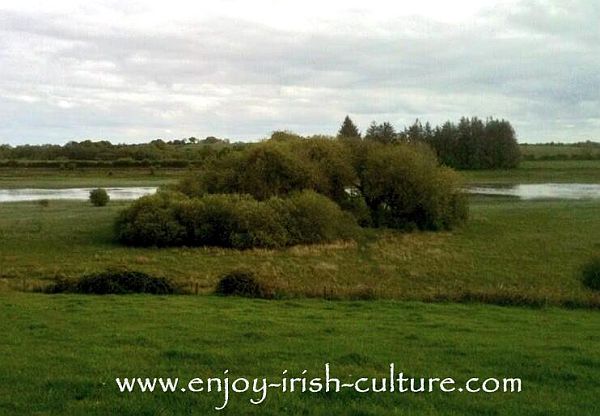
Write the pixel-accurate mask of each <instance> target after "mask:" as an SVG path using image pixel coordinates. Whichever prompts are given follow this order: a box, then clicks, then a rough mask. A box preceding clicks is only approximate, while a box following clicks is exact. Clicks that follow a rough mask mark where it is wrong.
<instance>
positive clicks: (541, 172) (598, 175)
mask: <svg viewBox="0 0 600 416" xmlns="http://www.w3.org/2000/svg"><path fill="white" fill-rule="evenodd" d="M187 172H188V169H168V168H164V169H151V168H117V169H99V168H78V169H74V170H59V169H45V168H29V169H25V168H0V189H2V188H4V189H6V188H65V187H98V186H102V187H108V186H157V185H165V184H170V183H175V182H176V181H177V180H178V179H180V178H181V177H183V176H184V175H185V174H186V173H187ZM461 174H462V175H463V176H464V178H465V181H466V182H467V183H468V184H481V183H490V184H492V183H508V184H514V183H536V182H579V183H600V160H557V161H546V160H540V161H523V162H521V164H520V166H519V168H517V169H510V170H479V171H461Z"/></svg>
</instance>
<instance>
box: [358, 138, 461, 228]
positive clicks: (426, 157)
mask: <svg viewBox="0 0 600 416" xmlns="http://www.w3.org/2000/svg"><path fill="white" fill-rule="evenodd" d="M355 146H356V147H355V153H356V156H355V158H354V163H355V166H356V170H357V172H358V177H359V185H358V192H359V194H360V195H361V196H362V197H363V198H364V202H365V204H366V205H367V206H368V208H369V211H370V214H371V222H372V224H373V225H374V226H376V227H382V226H385V227H390V228H397V229H411V228H418V229H423V230H439V229H449V228H452V227H453V226H454V225H457V224H460V223H461V222H462V221H464V220H465V219H466V217H467V200H466V196H465V195H464V193H463V192H462V190H461V186H460V181H459V178H458V176H457V175H456V174H455V173H454V171H452V170H451V169H449V168H445V167H442V166H439V164H438V162H437V159H436V157H435V155H434V154H433V153H432V152H431V151H430V150H428V148H427V147H425V146H420V145H411V144H396V145H393V146H390V145H380V144H377V143H371V144H367V143H360V144H357V145H355Z"/></svg>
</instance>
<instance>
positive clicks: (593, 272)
mask: <svg viewBox="0 0 600 416" xmlns="http://www.w3.org/2000/svg"><path fill="white" fill-rule="evenodd" d="M582 282H583V284H584V285H585V286H586V287H588V288H589V289H592V290H600V256H598V257H595V258H593V259H592V260H590V261H589V262H588V263H587V264H586V265H585V266H584V267H583V270H582Z"/></svg>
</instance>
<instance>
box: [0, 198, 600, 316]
mask: <svg viewBox="0 0 600 416" xmlns="http://www.w3.org/2000/svg"><path fill="white" fill-rule="evenodd" d="M125 205H126V203H124V202H122V203H111V204H109V206H108V207H105V208H95V207H92V206H91V205H90V204H89V203H87V202H66V201H56V202H55V201H51V202H50V206H49V207H42V206H40V205H39V204H37V203H7V204H0V234H1V238H0V266H1V267H0V277H1V279H2V280H1V284H2V286H1V287H3V288H4V289H5V290H12V289H20V288H22V289H31V288H32V287H34V286H36V285H42V284H45V283H47V282H48V281H49V279H50V278H52V277H53V276H67V277H76V276H79V275H81V274H84V273H89V272H93V271H100V270H103V269H105V268H106V267H112V266H117V267H123V266H126V267H130V268H134V269H137V270H141V271H145V272H148V273H151V274H157V275H165V276H168V277H171V278H174V279H175V280H177V281H179V282H181V283H182V284H184V285H186V287H188V289H189V290H192V291H193V292H199V293H208V292H211V291H212V290H213V288H214V286H215V283H216V281H217V279H218V277H219V275H221V274H222V273H224V272H228V271H230V270H232V269H235V268H238V267H246V268H250V269H252V270H255V271H256V272H257V273H259V275H261V276H262V277H263V278H265V279H266V280H267V281H268V282H269V283H270V284H272V285H274V286H275V287H277V288H278V290H279V291H280V292H282V293H283V294H284V295H293V296H309V297H310V296H316V297H332V298H394V299H410V300H434V299H447V300H465V299H466V300H469V298H473V299H471V300H478V299H479V300H481V301H484V302H487V301H489V302H491V303H503V302H504V301H503V299H505V298H506V300H507V302H506V303H511V302H510V300H511V299H513V298H514V299H516V300H518V299H521V301H520V302H522V303H554V304H567V305H568V304H577V303H581V304H585V303H589V302H598V300H599V296H598V295H597V294H593V293H592V292H591V291H590V290H588V289H585V288H584V287H583V286H582V285H581V283H580V281H579V279H578V271H579V268H580V266H581V265H582V264H583V263H584V262H585V261H586V260H587V259H588V258H589V257H590V256H591V255H592V254H593V253H597V252H598V250H599V248H600V246H599V245H598V240H597V236H598V235H600V222H598V220H597V218H598V215H599V213H600V204H598V202H594V201H579V202H577V201H554V202H523V201H515V200H498V199H485V198H481V199H479V198H477V199H474V202H473V203H472V204H471V219H470V220H469V222H468V224H467V225H466V226H465V227H463V228H460V229H458V230H456V231H454V232H451V233H450V232H446V233H429V232H418V233H411V234H403V233H398V232H393V231H377V232H376V231H372V230H371V231H367V232H366V233H365V236H364V237H363V238H362V239H361V240H359V241H358V242H356V243H354V242H352V243H338V244H331V245H324V246H307V247H302V246H300V247H293V248H290V249H287V250H281V251H277V250H249V251H236V250H228V249H217V248H176V249H175V248H174V249H152V248H147V249H142V248H129V247H124V246H121V245H118V244H116V243H115V242H114V241H113V231H112V226H113V220H114V217H115V215H116V213H117V212H118V210H119V209H121V208H122V207H124V206H125ZM517 303H519V302H517Z"/></svg>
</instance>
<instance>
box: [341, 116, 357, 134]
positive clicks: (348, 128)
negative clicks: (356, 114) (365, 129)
mask: <svg viewBox="0 0 600 416" xmlns="http://www.w3.org/2000/svg"><path fill="white" fill-rule="evenodd" d="M338 137H346V138H352V137H360V132H359V131H358V128H357V127H356V125H355V124H354V122H353V121H352V120H351V119H350V117H349V116H346V118H345V119H344V122H343V123H342V127H340V130H339V131H338Z"/></svg>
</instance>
